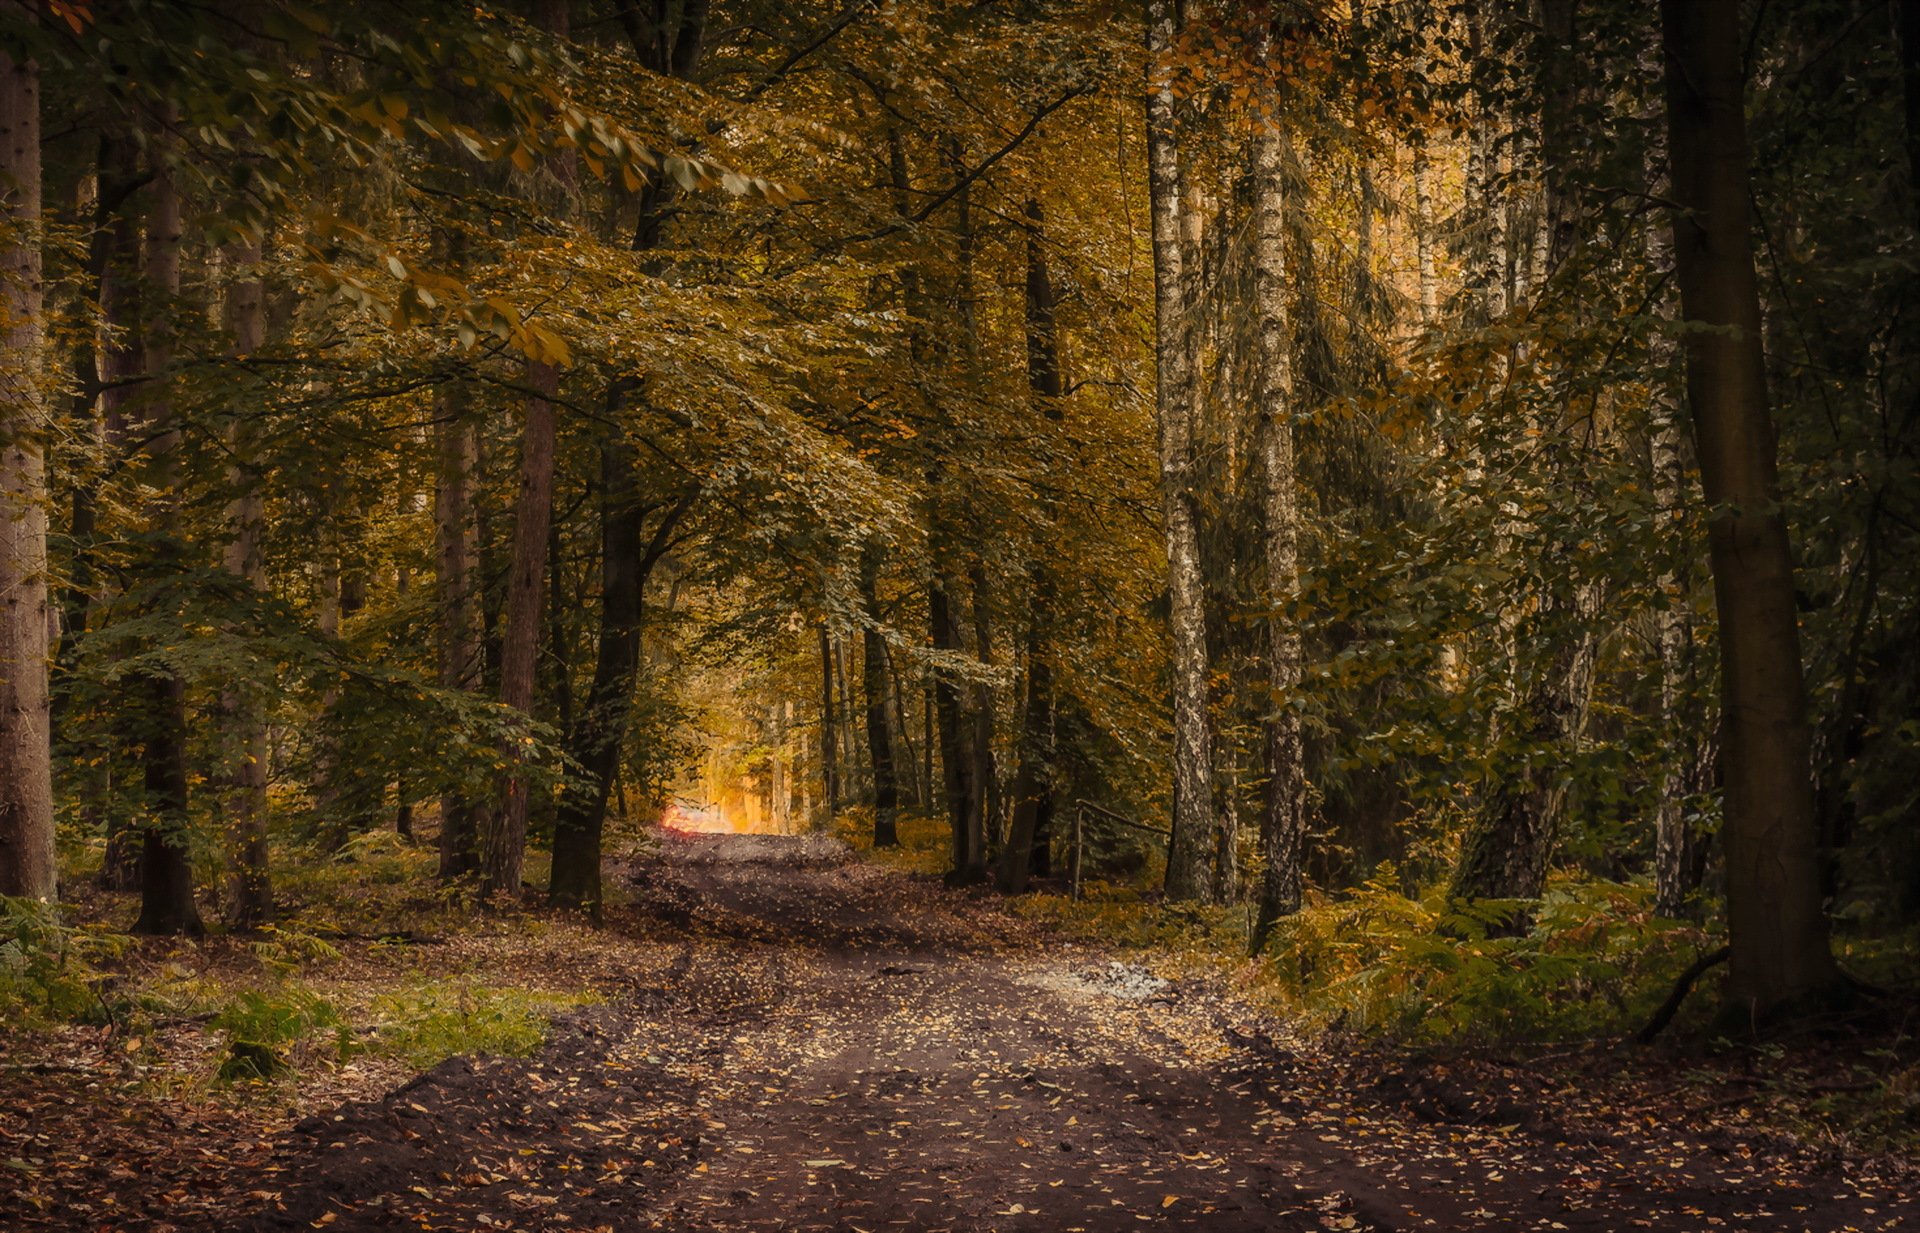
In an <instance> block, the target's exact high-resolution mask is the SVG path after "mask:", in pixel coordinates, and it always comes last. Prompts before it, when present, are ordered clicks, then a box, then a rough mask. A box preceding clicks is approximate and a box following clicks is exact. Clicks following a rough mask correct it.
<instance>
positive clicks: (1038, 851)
mask: <svg viewBox="0 0 1920 1233" xmlns="http://www.w3.org/2000/svg"><path fill="white" fill-rule="evenodd" d="M1026 216H1027V288H1026V335H1027V389H1028V392H1029V393H1030V394H1031V395H1032V397H1033V402H1034V410H1035V411H1037V412H1038V413H1039V414H1040V415H1041V416H1042V417H1044V418H1045V419H1047V420H1049V421H1053V422H1056V423H1057V422H1058V421H1059V420H1060V419H1061V418H1062V417H1063V415H1064V413H1065V412H1064V408H1063V407H1062V406H1061V405H1060V404H1061V399H1062V398H1063V397H1064V395H1065V392H1066V384H1065V374H1064V373H1063V372H1062V370H1061V364H1060V333H1059V323H1058V321H1057V319H1056V316H1055V312H1054V293H1053V273H1052V271H1051V269H1049V267H1048V262H1047V257H1046V251H1045V248H1044V247H1043V245H1044V241H1045V234H1044V232H1043V230H1042V228H1043V226H1044V223H1045V219H1044V218H1043V216H1042V214H1041V211H1040V203H1039V202H1037V201H1029V202H1028V203H1027V209H1026ZM1047 513H1048V515H1049V516H1051V514H1052V513H1053V511H1052V510H1051V509H1048V510H1047ZM1028 576H1029V578H1030V580H1031V582H1032V587H1033V592H1032V600H1031V602H1030V604H1029V612H1028V618H1027V706H1026V712H1025V718H1024V720H1023V722H1022V724H1021V734H1020V763H1019V766H1018V769H1017V770H1015V772H1014V789H1013V821H1012V823H1011V825H1009V826H1008V828H1007V846H1006V847H1005V848H1003V849H1002V850H1001V852H1000V869H999V876H998V878H997V879H996V884H997V885H998V887H999V889H1000V890H1001V891H1002V892H1004V893H1006V894H1017V893H1019V892H1020V891H1023V890H1025V889H1026V886H1027V877H1028V875H1029V874H1040V875H1042V876H1045V875H1046V874H1047V873H1049V872H1051V859H1050V858H1051V844H1050V842H1049V841H1050V838H1051V836H1050V831H1051V827H1052V821H1053V722H1054V679H1053V663H1052V656H1053V646H1052V635H1053V628H1052V626H1053V579H1052V577H1051V576H1050V575H1049V574H1048V572H1047V569H1046V566H1045V565H1044V564H1043V563H1042V562H1040V561H1039V560H1037V559H1036V560H1035V561H1034V562H1033V563H1032V564H1031V565H1030V566H1029V568H1028ZM1203 636H1204V632H1203Z"/></svg>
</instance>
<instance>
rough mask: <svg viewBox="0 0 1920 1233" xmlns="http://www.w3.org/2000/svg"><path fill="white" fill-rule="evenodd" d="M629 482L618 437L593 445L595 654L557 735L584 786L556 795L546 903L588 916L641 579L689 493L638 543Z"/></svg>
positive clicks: (616, 759) (637, 634)
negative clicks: (573, 717)
mask: <svg viewBox="0 0 1920 1233" xmlns="http://www.w3.org/2000/svg"><path fill="white" fill-rule="evenodd" d="M626 392H627V388H626V387H625V386H624V385H622V384H620V383H616V385H615V386H614V387H613V388H611V389H609V390H608V391H607V400H608V410H609V418H612V415H613V413H614V412H616V411H617V410H618V408H619V405H620V403H621V402H622V401H623V400H624V397H625V394H626ZM639 478H640V468H639V458H638V457H637V456H636V454H635V452H634V449H633V446H632V445H631V444H630V443H629V442H627V440H626V439H625V437H624V436H619V437H611V438H609V439H608V440H607V441H604V442H602V444H601V449H600V536H601V551H600V569H601V576H600V638H599V651H598V654H597V656H596V658H595V661H594V668H593V684H592V686H591V687H590V689H589V692H588V695H587V704H586V708H585V710H584V711H583V712H582V713H581V715H580V717H579V720H578V722H576V723H575V724H573V725H572V726H571V727H570V729H569V731H568V733H567V754H568V756H569V757H570V758H571V759H572V760H573V761H574V762H575V763H576V764H578V765H579V767H580V769H581V770H582V771H583V772H584V773H585V775H586V777H587V785H586V790H585V791H580V790H578V789H577V788H576V789H575V790H573V791H570V792H568V793H566V794H565V795H564V796H563V797H562V798H561V801H560V807H559V811H558V812H557V813H556V815H555V817H554V826H553V875H552V878H551V881H550V882H549V884H548V898H549V900H550V902H552V903H553V905H554V906H555V907H585V908H587V909H588V910H589V911H590V912H591V913H592V915H593V919H594V920H595V921H596V922H598V921H599V920H600V911H601V881H600V865H601V860H600V857H601V841H602V837H603V836H604V834H605V832H606V824H607V799H608V797H609V796H610V795H611V793H612V791H613V783H614V780H615V779H616V778H617V777H618V775H619V772H620V751H621V750H622V748H624V747H625V744H626V739H627V723H628V720H629V719H630V718H631V716H632V714H633V697H634V690H635V687H636V681H637V680H638V678H639V675H640V651H641V621H642V617H643V615H644V605H645V599H646V594H647V579H648V577H650V576H651V575H652V573H653V568H654V566H655V565H656V564H658V563H659V560H660V558H661V557H662V556H663V555H664V554H665V553H666V551H667V547H668V545H669V543H670V542H671V540H672V535H673V531H674V528H675V527H676V526H677V525H678V524H679V522H680V519H681V518H682V517H683V516H684V515H685V514H686V512H687V510H688V509H689V508H691V506H692V504H693V500H694V496H695V494H693V493H689V494H687V495H685V496H683V497H682V498H681V499H680V501H679V502H678V503H676V504H675V505H674V506H673V507H672V508H671V509H669V510H667V511H666V512H665V513H664V514H663V515H662V517H661V519H660V522H659V523H658V524H657V525H656V527H655V529H654V533H653V536H652V537H651V539H650V540H649V541H648V542H647V543H645V544H643V543H642V542H641V539H642V534H643V532H644V530H645V526H646V519H647V514H648V512H649V509H648V507H646V506H645V505H643V504H642V503H641V502H640V493H639Z"/></svg>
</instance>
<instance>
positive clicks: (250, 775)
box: [220, 244, 273, 929]
mask: <svg viewBox="0 0 1920 1233" xmlns="http://www.w3.org/2000/svg"><path fill="white" fill-rule="evenodd" d="M260 258H261V252H260V246H259V245H258V244H246V245H236V246H234V247H233V248H231V249H229V250H228V265H229V268H230V269H231V270H232V271H233V275H234V276H233V281H232V283H231V284H229V286H228V287H227V302H226V317H227V330H228V333H229V334H230V335H231V336H232V343H233V353H234V355H235V356H236V357H237V358H241V359H244V358H246V357H248V356H250V355H252V354H253V353H254V352H256V351H258V350H259V349H260V347H261V346H262V344H264V343H265V342H266V334H267V297H266V283H265V281H264V280H263V279H262V278H261V276H260V273H259V270H258V268H257V267H258V266H259V264H260ZM246 422H247V421H246V418H245V417H244V416H236V417H235V418H234V420H233V422H232V424H231V426H230V428H229V431H228V443H229V447H230V448H231V450H232V455H231V456H232V458H233V464H232V466H231V467H230V468H229V470H228V480H229V482H230V483H231V484H232V485H233V488H234V492H235V495H234V499H233V503H232V504H231V505H230V506H229V507H228V509H227V525H228V529H229V533H230V535H231V536H232V538H231V539H229V540H228V542H227V549H226V559H225V564H226V568H227V572H228V573H230V574H232V575H233V576H234V577H236V578H238V579H239V580H240V581H241V582H242V583H244V584H245V585H246V586H247V587H248V588H249V589H250V590H253V591H256V592H257V591H263V590H265V589H266V585H267V571H266V563H265V561H264V560H263V559H262V558H261V552H260V532H261V520H262V515H263V509H262V503H261V499H260V491H259V487H258V481H257V477H256V475H255V474H254V471H253V469H252V467H251V465H250V460H251V458H252V455H253V452H254V451H253V441H252V436H253V434H252V433H251V432H250V431H249V430H248V429H247V427H246ZM220 709H221V711H222V720H223V725H224V727H225V729H226V733H225V736H226V740H227V741H228V743H229V746H228V747H229V753H228V755H227V757H228V766H227V775H226V779H227V791H226V793H225V802H224V803H225V810H226V815H227V816H226V823H227V837H228V853H229V859H230V861H231V863H232V885H231V888H230V889H231V902H230V904H229V908H228V920H229V923H230V924H232V925H233V926H234V928H236V929H253V928H257V927H259V926H260V925H263V924H265V923H266V922H267V921H268V920H270V919H271V918H272V916H273V885H272V879H271V877H270V875H269V873H268V853H267V722H266V714H265V712H264V710H263V709H262V707H261V703H260V699H259V698H258V697H257V696H256V695H255V693H254V691H253V690H252V689H251V688H250V687H249V686H247V685H245V684H240V685H236V686H234V687H232V688H231V689H229V690H228V691H227V692H226V694H225V695H224V696H223V697H222V698H221V700H220Z"/></svg>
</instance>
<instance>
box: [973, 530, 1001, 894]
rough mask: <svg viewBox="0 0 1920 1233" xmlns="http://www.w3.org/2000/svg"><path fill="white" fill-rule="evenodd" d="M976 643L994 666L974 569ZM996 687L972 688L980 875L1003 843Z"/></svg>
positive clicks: (981, 583) (982, 573)
mask: <svg viewBox="0 0 1920 1233" xmlns="http://www.w3.org/2000/svg"><path fill="white" fill-rule="evenodd" d="M971 581H972V584H973V585H972V590H973V635H974V637H973V643H974V653H975V655H977V656H978V657H979V660H980V665H981V667H983V668H991V667H992V666H993V624H992V621H991V620H990V609H989V605H988V596H987V571H986V569H985V567H984V566H981V565H978V564H976V565H975V566H974V567H973V576H972V579H971ZM994 707H995V701H994V691H993V683H992V682H991V681H985V680H983V681H981V682H980V683H979V684H977V685H975V686H974V687H973V785H974V786H973V813H972V816H971V817H969V818H968V819H967V826H968V829H969V832H970V833H969V835H968V838H967V842H968V843H969V844H971V845H976V846H977V847H978V849H979V852H980V862H981V871H982V873H983V874H984V872H985V869H986V862H987V860H988V858H989V856H990V854H991V850H992V847H993V845H994V844H995V843H997V842H999V839H1000V784H999V771H998V768H996V767H995V765H994V758H993V713H994Z"/></svg>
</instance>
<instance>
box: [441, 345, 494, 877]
mask: <svg viewBox="0 0 1920 1233" xmlns="http://www.w3.org/2000/svg"><path fill="white" fill-rule="evenodd" d="M465 395H466V388H465V387H464V386H463V385H461V384H460V383H458V382H456V381H449V382H446V383H444V384H442V385H441V387H440V390H439V393H438V395H437V397H436V414H435V418H434V445H435V449H434V452H435V455H436V458H437V464H436V467H435V471H434V496H433V539H434V561H435V570H436V573H437V575H438V578H439V585H440V595H439V612H438V616H439V622H438V624H439V643H440V648H439V649H440V654H439V661H440V662H439V680H440V687H441V688H442V689H449V690H456V691H459V692H462V693H471V692H474V691H476V690H478V689H479V688H480V686H481V684H482V677H483V675H484V669H483V663H482V660H483V657H484V654H485V651H484V649H483V646H482V640H483V638H484V618H483V617H482V615H481V612H480V595H479V591H480V586H479V581H480V580H479V577H478V568H479V561H478V549H479V534H480V532H479V526H478V524H477V523H476V522H475V520H474V501H473V491H474V470H475V467H476V465H477V462H478V455H479V445H478V442H477V440H476V438H475V428H474V424H473V422H472V420H471V419H470V418H469V417H468V415H467V410H466V398H465ZM478 829H479V808H478V806H477V805H476V804H475V802H474V801H473V798H472V797H471V796H470V795H469V794H468V793H466V792H464V791H460V790H458V789H454V790H451V791H447V792H444V793H442V795H441V797H440V876H441V878H443V879H446V880H452V879H455V878H461V877H465V876H467V875H468V874H471V873H475V872H477V871H478V869H479V854H478V850H477V846H476V845H477V842H478Z"/></svg>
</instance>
